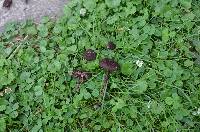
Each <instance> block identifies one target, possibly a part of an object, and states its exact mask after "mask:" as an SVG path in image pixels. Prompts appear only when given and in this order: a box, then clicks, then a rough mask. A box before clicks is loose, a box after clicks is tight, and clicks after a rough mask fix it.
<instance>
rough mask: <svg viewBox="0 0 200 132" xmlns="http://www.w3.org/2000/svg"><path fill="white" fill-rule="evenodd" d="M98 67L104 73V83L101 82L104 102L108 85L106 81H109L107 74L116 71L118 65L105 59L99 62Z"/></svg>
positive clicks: (111, 60)
mask: <svg viewBox="0 0 200 132" xmlns="http://www.w3.org/2000/svg"><path fill="white" fill-rule="evenodd" d="M99 65H100V67H101V68H102V69H104V71H105V72H106V73H105V75H104V79H103V80H104V82H103V87H102V91H103V101H104V98H105V94H106V90H107V85H108V80H109V74H110V73H112V72H114V71H117V70H118V68H119V64H118V63H117V62H115V61H114V60H113V59H109V58H105V59H102V60H101V61H100V63H99ZM103 101H102V102H103ZM102 106H103V103H102Z"/></svg>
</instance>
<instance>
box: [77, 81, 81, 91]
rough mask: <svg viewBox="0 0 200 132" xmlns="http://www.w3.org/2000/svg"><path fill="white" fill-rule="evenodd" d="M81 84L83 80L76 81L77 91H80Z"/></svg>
mask: <svg viewBox="0 0 200 132" xmlns="http://www.w3.org/2000/svg"><path fill="white" fill-rule="evenodd" d="M80 86H81V82H80V81H79V82H77V83H76V92H79V91H80Z"/></svg>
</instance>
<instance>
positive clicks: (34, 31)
mask: <svg viewBox="0 0 200 132" xmlns="http://www.w3.org/2000/svg"><path fill="white" fill-rule="evenodd" d="M26 30H27V31H26V32H27V34H29V35H36V34H37V29H36V27H35V26H31V27H28V28H27V29H26Z"/></svg>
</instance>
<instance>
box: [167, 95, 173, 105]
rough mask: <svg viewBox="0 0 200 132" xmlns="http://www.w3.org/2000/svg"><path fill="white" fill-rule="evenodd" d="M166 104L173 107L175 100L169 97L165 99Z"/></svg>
mask: <svg viewBox="0 0 200 132" xmlns="http://www.w3.org/2000/svg"><path fill="white" fill-rule="evenodd" d="M165 103H166V104H167V105H172V104H173V98H172V97H167V98H166V99H165Z"/></svg>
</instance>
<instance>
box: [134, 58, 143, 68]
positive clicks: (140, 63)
mask: <svg viewBox="0 0 200 132" xmlns="http://www.w3.org/2000/svg"><path fill="white" fill-rule="evenodd" d="M143 64H144V62H143V61H141V60H137V61H136V65H137V66H138V67H142V65H143Z"/></svg>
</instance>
